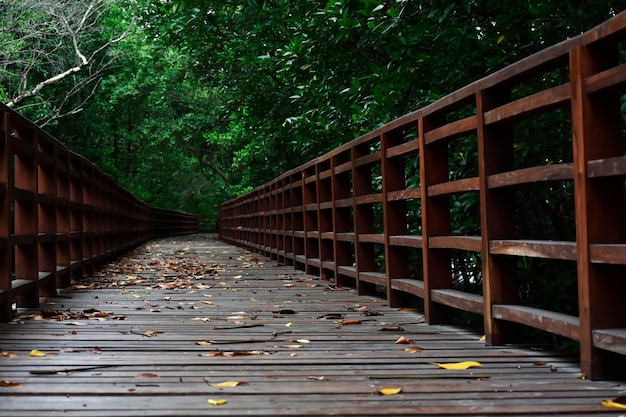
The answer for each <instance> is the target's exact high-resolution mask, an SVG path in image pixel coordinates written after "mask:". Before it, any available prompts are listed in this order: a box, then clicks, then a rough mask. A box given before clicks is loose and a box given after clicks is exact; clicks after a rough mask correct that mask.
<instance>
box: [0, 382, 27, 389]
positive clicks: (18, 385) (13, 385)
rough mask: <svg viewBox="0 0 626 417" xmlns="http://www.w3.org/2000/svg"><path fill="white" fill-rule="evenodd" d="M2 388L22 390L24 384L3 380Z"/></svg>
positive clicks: (0, 384) (0, 383) (0, 385)
mask: <svg viewBox="0 0 626 417" xmlns="http://www.w3.org/2000/svg"><path fill="white" fill-rule="evenodd" d="M0 387H1V388H22V384H21V383H19V382H13V381H7V380H1V381H0Z"/></svg>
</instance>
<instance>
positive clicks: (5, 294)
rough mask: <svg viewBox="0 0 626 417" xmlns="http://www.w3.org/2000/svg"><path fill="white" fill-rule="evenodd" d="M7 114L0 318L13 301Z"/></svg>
mask: <svg viewBox="0 0 626 417" xmlns="http://www.w3.org/2000/svg"><path fill="white" fill-rule="evenodd" d="M8 117H9V114H8V112H6V111H2V112H0V135H1V136H2V137H1V138H0V320H1V321H7V320H9V318H10V317H11V313H12V310H11V305H12V303H13V291H12V288H11V281H12V275H13V271H12V262H11V252H12V245H11V241H10V237H11V236H10V232H11V230H10V225H11V220H12V218H11V217H12V216H11V201H12V199H13V196H12V194H11V188H10V187H9V167H10V165H11V164H10V160H9V158H10V155H11V152H10V149H9V146H10V137H9V134H10V132H9V120H8Z"/></svg>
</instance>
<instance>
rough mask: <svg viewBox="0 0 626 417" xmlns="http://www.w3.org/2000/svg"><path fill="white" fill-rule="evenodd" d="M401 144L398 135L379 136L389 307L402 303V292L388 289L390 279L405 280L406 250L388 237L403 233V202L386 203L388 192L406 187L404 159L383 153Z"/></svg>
mask: <svg viewBox="0 0 626 417" xmlns="http://www.w3.org/2000/svg"><path fill="white" fill-rule="evenodd" d="M402 142H403V135H402V133H383V134H382V136H381V165H382V180H383V219H384V230H385V271H386V276H387V300H388V301H389V305H390V306H391V307H398V306H401V305H403V304H404V300H405V299H406V296H405V293H403V292H400V291H394V290H393V289H392V287H393V285H392V280H393V279H394V278H408V277H409V276H410V274H411V271H410V270H409V261H408V257H409V251H408V248H407V247H405V246H392V245H391V244H390V238H391V236H396V235H405V234H406V233H407V231H408V230H407V204H406V200H399V201H389V195H388V194H389V193H390V192H392V191H400V190H404V189H405V188H406V178H405V172H406V164H405V161H404V158H396V159H391V158H389V157H388V156H387V150H388V149H389V148H391V147H393V146H395V145H400V144H401V143H402Z"/></svg>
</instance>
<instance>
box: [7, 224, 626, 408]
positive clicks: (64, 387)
mask: <svg viewBox="0 0 626 417" xmlns="http://www.w3.org/2000/svg"><path fill="white" fill-rule="evenodd" d="M43 310H44V311H43V313H42V312H41V311H36V312H24V311H20V312H19V313H20V317H19V318H18V319H17V320H16V321H15V322H14V323H10V324H1V325H0V348H1V349H2V350H1V351H0V352H1V354H2V356H0V381H2V384H1V385H9V386H3V387H0V416H11V417H20V416H38V417H47V416H93V417H96V416H113V415H114V416H118V417H120V416H202V415H211V416H214V415H229V416H242V415H259V416H268V415H308V416H318V415H358V416H371V415H396V416H405V415H406V416H408V415H447V416H451V415H515V416H519V415H530V414H533V415H546V414H558V413H560V414H564V415H568V416H582V415H614V416H619V415H624V414H626V410H621V412H620V410H610V409H608V408H606V407H604V406H602V405H601V401H602V400H609V399H615V398H617V397H619V396H622V395H625V394H626V384H625V383H620V382H597V381H589V380H585V379H581V375H580V369H579V367H578V365H577V364H576V363H572V362H570V361H569V360H568V358H564V357H559V356H557V355H554V354H550V353H548V352H545V351H541V350H532V349H526V348H514V347H486V346H485V344H484V342H482V341H480V336H481V335H480V334H472V333H470V332H467V331H464V330H461V329H456V328H451V327H438V326H428V325H426V324H424V323H423V319H422V316H421V315H420V314H419V312H414V311H398V310H397V309H390V308H388V307H386V305H385V303H384V301H381V300H377V299H374V298H369V297H359V296H357V295H355V294H354V292H352V291H349V290H342V289H336V288H333V286H332V285H330V283H328V282H324V281H321V280H319V279H318V278H316V277H312V276H308V275H306V274H304V273H303V272H300V271H295V270H293V269H292V268H291V267H283V266H278V265H276V264H275V263H273V262H272V261H270V260H268V259H264V258H258V257H257V255H254V254H251V253H249V252H245V251H243V250H241V249H239V248H236V247H233V246H229V245H225V244H223V243H221V242H219V241H217V239H216V237H215V236H214V235H194V236H185V237H178V238H170V239H164V240H158V241H152V242H150V243H149V244H146V245H144V246H142V247H140V248H138V249H137V250H136V251H134V252H133V253H131V254H129V255H128V256H127V257H125V258H124V259H122V260H120V261H118V262H116V263H112V264H109V265H108V266H107V267H106V268H104V269H103V270H102V271H99V272H97V273H96V274H95V275H94V277H93V278H92V279H91V280H90V281H88V282H81V283H78V284H77V285H75V286H74V287H73V288H72V289H70V290H67V291H66V292H64V293H62V294H60V296H59V297H56V298H53V299H50V300H47V302H46V304H45V305H44V307H43ZM402 337H403V338H406V339H410V340H411V341H412V343H410V344H409V343H405V344H402V343H397V341H398V339H400V338H402ZM407 349H409V350H407ZM420 349H421V350H420ZM33 350H36V351H38V352H42V353H43V354H46V356H29V353H31V352H32V351H33ZM36 353H37V352H35V354H36ZM459 361H477V362H479V363H480V364H482V367H473V368H469V369H467V370H448V369H442V368H439V367H438V366H436V365H435V364H433V363H435V362H436V363H451V362H459ZM224 382H233V383H235V382H236V383H239V385H237V386H231V387H228V386H226V387H224V386H222V387H220V386H216V384H219V383H224ZM12 385H15V386H12ZM384 388H401V389H402V391H401V392H400V393H398V394H396V395H381V394H380V393H378V391H377V390H379V389H384ZM223 400H225V403H223V402H224V401H223ZM210 402H214V404H217V405H212V404H211V403H210ZM222 403H223V404H222ZM220 404H221V405H220Z"/></svg>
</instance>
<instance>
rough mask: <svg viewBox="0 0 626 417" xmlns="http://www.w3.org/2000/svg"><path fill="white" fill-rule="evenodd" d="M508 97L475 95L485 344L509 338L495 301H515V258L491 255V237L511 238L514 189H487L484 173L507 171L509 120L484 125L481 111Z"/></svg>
mask: <svg viewBox="0 0 626 417" xmlns="http://www.w3.org/2000/svg"><path fill="white" fill-rule="evenodd" d="M509 100H510V92H509V90H508V89H503V90H500V89H492V90H489V91H480V92H479V93H477V95H476V107H477V115H478V172H479V181H480V207H481V211H480V216H481V217H480V222H481V228H482V232H481V233H482V236H481V239H482V253H483V315H484V327H485V335H486V338H487V343H488V344H494V345H498V344H504V343H507V342H512V339H513V338H514V335H513V334H512V329H513V326H512V324H511V323H509V322H505V321H497V320H494V319H493V317H492V306H493V305H495V304H517V303H518V301H519V299H518V295H517V292H518V289H517V288H518V282H517V258H516V257H512V256H502V255H492V254H491V253H489V242H490V241H491V240H493V239H514V238H515V236H516V230H515V190H514V189H513V188H509V187H503V188H497V189H489V187H488V177H489V176H490V175H494V174H498V173H501V172H506V171H510V170H512V169H513V168H514V164H513V149H514V148H513V127H512V124H511V123H501V124H492V125H489V126H487V125H485V121H484V114H485V112H487V111H489V110H491V109H494V108H496V107H498V106H500V105H502V104H504V103H506V102H508V101H509Z"/></svg>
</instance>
